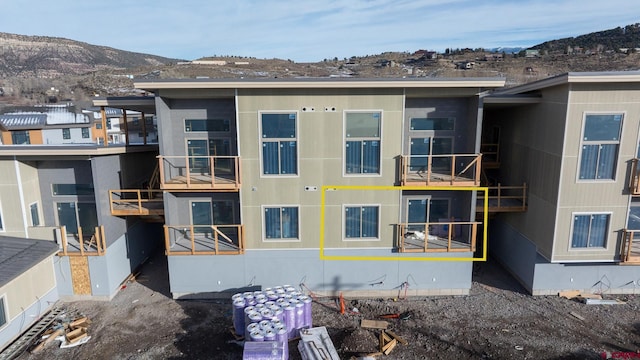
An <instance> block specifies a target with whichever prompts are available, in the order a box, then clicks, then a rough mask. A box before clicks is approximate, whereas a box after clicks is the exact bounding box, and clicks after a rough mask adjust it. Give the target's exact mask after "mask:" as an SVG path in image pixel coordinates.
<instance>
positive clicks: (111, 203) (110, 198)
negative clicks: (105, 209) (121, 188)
mask: <svg viewBox="0 0 640 360" xmlns="http://www.w3.org/2000/svg"><path fill="white" fill-rule="evenodd" d="M120 199H121V200H122V193H120ZM109 209H110V210H111V214H112V215H113V190H109Z"/></svg>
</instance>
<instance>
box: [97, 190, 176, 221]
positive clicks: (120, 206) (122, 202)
mask: <svg viewBox="0 0 640 360" xmlns="http://www.w3.org/2000/svg"><path fill="white" fill-rule="evenodd" d="M162 198H163V195H162V190H140V189H135V190H109V203H110V204H111V215H114V216H131V215H134V216H150V215H164V202H163V199H162Z"/></svg>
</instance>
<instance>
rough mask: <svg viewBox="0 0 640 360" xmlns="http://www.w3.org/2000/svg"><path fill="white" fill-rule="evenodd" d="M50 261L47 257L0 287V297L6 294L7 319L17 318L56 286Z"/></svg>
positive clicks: (50, 258) (51, 261)
mask: <svg viewBox="0 0 640 360" xmlns="http://www.w3.org/2000/svg"><path fill="white" fill-rule="evenodd" d="M52 259H53V258H52V257H48V258H47V259H46V260H44V261H42V262H40V263H39V264H37V265H36V266H34V267H33V268H31V269H30V270H28V271H26V272H24V273H23V274H22V275H20V276H18V277H17V278H15V279H14V280H12V281H11V282H9V283H8V284H7V285H5V286H3V287H0V296H3V295H5V294H6V306H7V308H8V313H9V314H8V315H9V319H13V318H14V317H16V316H18V315H19V314H20V313H21V312H22V311H23V310H24V309H26V308H28V307H29V306H31V305H32V304H34V303H35V302H37V301H38V299H39V298H42V297H43V295H44V294H46V293H47V292H49V291H51V290H52V289H53V288H54V287H55V286H56V279H55V275H54V271H53V260H52Z"/></svg>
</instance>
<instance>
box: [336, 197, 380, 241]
mask: <svg viewBox="0 0 640 360" xmlns="http://www.w3.org/2000/svg"><path fill="white" fill-rule="evenodd" d="M372 206H375V207H377V208H378V237H367V238H363V237H360V238H347V217H346V216H345V213H346V209H347V208H348V207H372ZM341 217H342V241H344V242H363V241H381V240H382V236H381V234H380V231H381V230H382V229H381V228H380V225H381V223H380V221H381V220H382V204H379V203H378V204H342V215H341Z"/></svg>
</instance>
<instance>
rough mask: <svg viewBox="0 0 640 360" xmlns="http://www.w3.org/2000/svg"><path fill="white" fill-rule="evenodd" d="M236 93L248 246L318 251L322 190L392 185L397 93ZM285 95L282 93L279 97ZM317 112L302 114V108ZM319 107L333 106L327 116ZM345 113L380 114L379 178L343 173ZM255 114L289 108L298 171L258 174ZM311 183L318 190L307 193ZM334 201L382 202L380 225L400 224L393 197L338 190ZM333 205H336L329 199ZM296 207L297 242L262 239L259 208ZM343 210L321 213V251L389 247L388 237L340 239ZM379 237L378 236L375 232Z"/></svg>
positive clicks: (398, 130)
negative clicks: (294, 120) (286, 174)
mask: <svg viewBox="0 0 640 360" xmlns="http://www.w3.org/2000/svg"><path fill="white" fill-rule="evenodd" d="M292 92H293V91H292V90H239V94H238V108H239V109H242V111H240V112H239V114H238V122H239V126H238V128H239V134H240V153H241V156H242V174H243V189H245V190H244V191H243V193H242V202H243V204H242V206H243V214H242V215H243V222H244V223H245V224H261V226H260V227H256V226H246V239H247V247H248V248H258V247H259V248H283V247H288V248H296V247H298V248H316V247H318V245H319V244H318V239H319V218H320V207H319V205H320V196H321V191H320V190H321V187H322V186H323V185H359V186H360V185H386V186H392V185H394V183H395V181H396V161H397V160H396V156H398V155H399V154H400V153H401V148H402V146H401V142H402V115H403V96H402V91H401V90H371V89H360V90H340V89H333V90H330V91H327V90H324V91H323V90H315V91H314V90H296V91H295V92H293V93H292ZM285 95H286V96H285ZM305 107H306V108H307V109H310V108H314V110H315V111H303V110H302V109H303V108H305ZM325 107H328V108H335V109H336V110H335V112H333V111H325ZM347 110H379V111H381V112H382V143H381V144H382V148H381V173H382V174H381V175H375V176H347V177H345V176H343V167H344V164H343V148H344V139H343V117H344V111H347ZM260 111H295V112H297V114H298V127H297V136H298V154H299V169H298V174H299V175H298V176H295V177H277V176H276V177H261V175H260V157H261V148H260V135H259V133H258V132H259V116H258V114H259V112H260ZM305 186H316V187H317V188H318V190H317V191H305V189H304V188H305ZM340 194H341V197H340V198H339V199H338V200H339V201H338V203H340V204H368V203H371V204H380V205H381V206H383V207H384V209H385V210H384V211H383V212H382V216H383V217H382V218H381V224H384V225H383V226H381V227H385V226H386V225H387V224H391V223H396V222H397V221H398V213H399V210H398V203H399V200H398V194H397V192H395V191H389V192H386V193H381V192H374V191H368V192H365V193H364V194H362V193H357V192H344V193H343V192H340ZM333 201H335V200H333ZM271 204H272V205H287V204H292V205H300V214H299V216H300V237H301V239H303V240H302V241H301V242H298V243H292V242H280V243H278V242H263V241H262V236H263V234H262V205H271ZM341 209H342V206H341V205H340V206H338V207H336V208H332V209H331V210H329V211H327V224H330V225H328V226H327V227H326V228H325V231H328V233H327V235H326V240H327V244H326V246H327V247H351V246H354V247H368V246H372V247H391V246H392V236H391V233H390V232H389V231H387V230H386V229H385V230H384V234H383V237H382V238H383V240H381V241H375V242H370V243H368V242H357V243H354V242H343V241H342V235H341V233H342V225H341V224H342V219H341V216H342V210H341ZM386 227H388V228H390V227H389V226H386ZM381 232H382V231H381Z"/></svg>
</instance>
